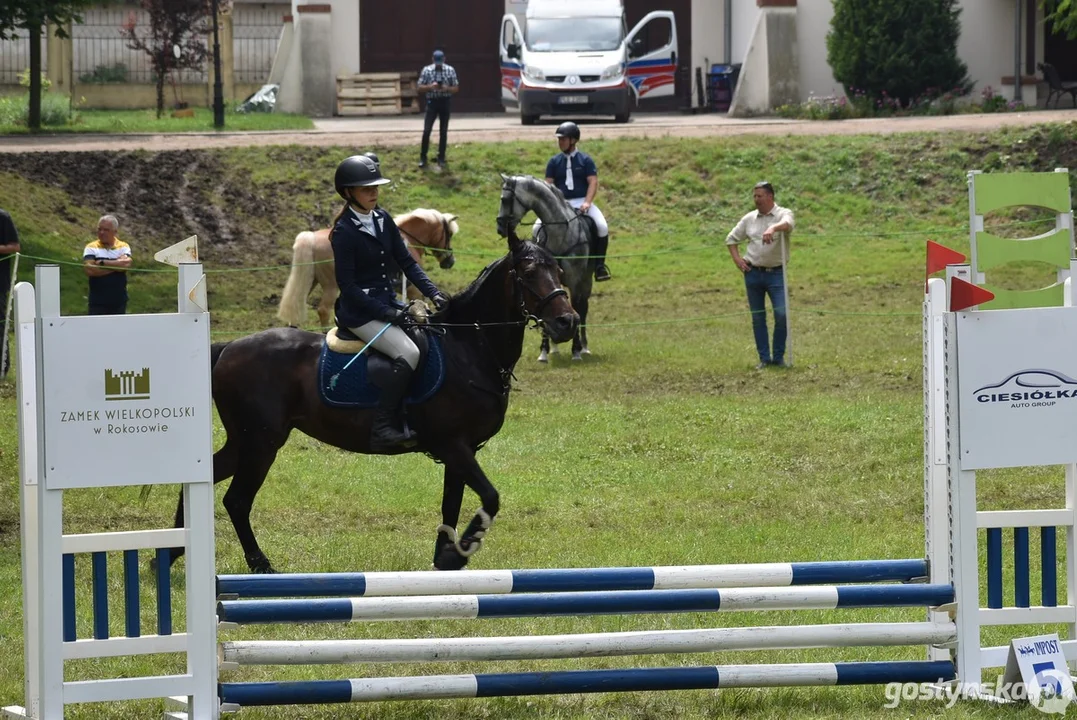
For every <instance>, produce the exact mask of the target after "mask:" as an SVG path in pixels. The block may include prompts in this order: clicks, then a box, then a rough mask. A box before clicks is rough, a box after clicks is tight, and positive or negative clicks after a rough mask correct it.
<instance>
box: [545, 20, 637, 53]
mask: <svg viewBox="0 0 1077 720" xmlns="http://www.w3.org/2000/svg"><path fill="white" fill-rule="evenodd" d="M623 39H624V33H623V32H622V26H621V19H620V18H615V17H610V18H528V20H527V47H528V48H529V49H530V50H532V51H534V52H558V51H566V50H568V51H573V50H575V51H583V52H587V51H608V50H616V49H617V48H619V47H620V46H621V41H622V40H623Z"/></svg>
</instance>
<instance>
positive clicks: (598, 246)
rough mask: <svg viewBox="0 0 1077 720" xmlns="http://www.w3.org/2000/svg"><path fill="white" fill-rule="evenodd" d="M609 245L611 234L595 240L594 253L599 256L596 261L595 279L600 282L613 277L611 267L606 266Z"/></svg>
mask: <svg viewBox="0 0 1077 720" xmlns="http://www.w3.org/2000/svg"><path fill="white" fill-rule="evenodd" d="M609 246H610V236H609V235H603V236H602V237H600V238H598V239H597V240H595V250H594V253H592V254H593V255H594V256H595V257H596V258H597V260H596V262H595V280H596V281H598V282H604V281H606V280H609V279H610V277H611V275H610V269H609V268H608V267H606V250H607V248H609Z"/></svg>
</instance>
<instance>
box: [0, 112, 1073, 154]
mask: <svg viewBox="0 0 1077 720" xmlns="http://www.w3.org/2000/svg"><path fill="white" fill-rule="evenodd" d="M1074 121H1077V110H1075V109H1067V110H1038V111H1033V112H1023V113H997V114H987V115H949V116H936V117H906V118H878V119H864V120H842V121H840V122H826V121H808V120H783V119H780V118H754V119H739V118H730V117H728V116H726V115H719V114H700V115H690V114H671V115H658V114H641V115H636V116H634V117H633V118H632V121H631V122H630V123H628V124H627V125H618V124H615V123H611V122H603V121H590V122H588V121H584V122H581V123H580V124H581V126H582V127H583V132H584V134H585V136H586V137H587V138H596V137H600V138H613V137H724V136H732V135H751V134H762V135H779V136H780V135H859V134H878V135H890V134H893V133H907V132H948V131H964V132H977V131H980V132H986V131H991V130H996V129H998V128H1002V127H1026V126H1029V125H1037V124H1042V123H1053V122H1074ZM556 125H557V121H556V120H548V121H544V122H542V123H540V124H538V125H535V126H531V127H523V126H521V125H520V121H519V117H518V116H516V115H512V114H496V115H458V116H454V117H453V119H452V122H451V125H450V128H449V140H450V142H452V143H460V142H511V141H513V140H546V139H549V137H550V136H551V134H552V133H553V128H554V127H556ZM421 134H422V118H421V117H418V116H415V115H408V116H396V117H378V118H329V119H324V120H316V121H315V129H314V130H306V131H268V132H243V133H239V132H236V133H232V132H227V131H222V132H210V133H175V134H124V135H88V134H66V135H49V136H14V135H12V136H5V137H0V152H45V151H59V152H76V151H91V150H96V151H102V150H135V149H141V150H188V149H195V148H221V147H244V146H258V145H307V146H330V145H339V146H347V147H364V146H365V147H369V146H372V145H382V146H385V145H417V144H418V140H419V137H420V136H421ZM435 134H436V131H435Z"/></svg>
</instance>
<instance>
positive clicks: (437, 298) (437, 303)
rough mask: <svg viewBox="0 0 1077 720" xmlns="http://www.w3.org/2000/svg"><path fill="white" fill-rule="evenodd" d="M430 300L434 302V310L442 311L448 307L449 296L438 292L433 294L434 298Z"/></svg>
mask: <svg viewBox="0 0 1077 720" xmlns="http://www.w3.org/2000/svg"><path fill="white" fill-rule="evenodd" d="M430 299H431V300H432V301H433V302H434V308H435V309H437V310H444V309H445V308H446V307H448V306H449V296H448V295H446V294H445V293H443V292H441V291H440V290H438V291H437V292H436V293H434V296H433V297H431V298H430Z"/></svg>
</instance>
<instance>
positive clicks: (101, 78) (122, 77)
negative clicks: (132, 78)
mask: <svg viewBox="0 0 1077 720" xmlns="http://www.w3.org/2000/svg"><path fill="white" fill-rule="evenodd" d="M79 82H83V83H98V84H104V83H122V82H127V66H126V65H124V64H123V63H122V62H118V63H114V64H112V65H98V66H97V67H95V68H94V69H93V72H88V73H83V74H82V75H80V76H79Z"/></svg>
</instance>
